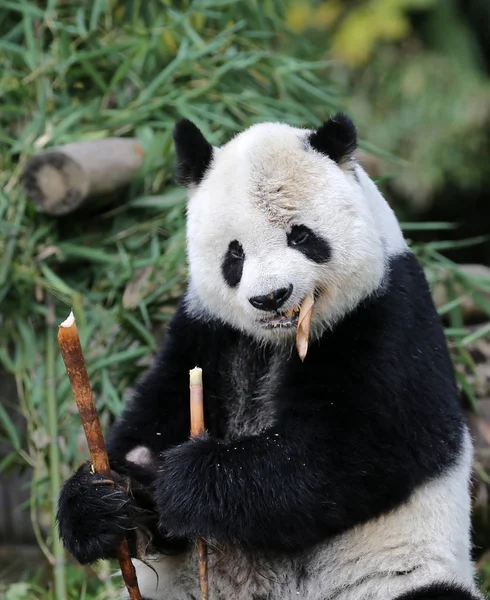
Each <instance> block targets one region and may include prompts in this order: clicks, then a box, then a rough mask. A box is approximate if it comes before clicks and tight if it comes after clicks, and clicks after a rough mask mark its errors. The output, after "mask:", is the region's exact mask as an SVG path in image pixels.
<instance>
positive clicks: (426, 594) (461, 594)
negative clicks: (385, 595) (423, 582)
mask: <svg viewBox="0 0 490 600" xmlns="http://www.w3.org/2000/svg"><path fill="white" fill-rule="evenodd" d="M394 600H479V597H478V596H475V595H474V594H472V593H471V592H469V591H468V590H467V589H465V588H462V587H460V586H458V585H454V584H451V583H433V584H431V585H428V586H426V587H423V588H419V589H417V590H413V591H410V592H408V593H407V594H403V596H397V598H395V599H394Z"/></svg>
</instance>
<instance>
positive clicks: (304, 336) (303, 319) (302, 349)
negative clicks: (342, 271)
mask: <svg viewBox="0 0 490 600" xmlns="http://www.w3.org/2000/svg"><path fill="white" fill-rule="evenodd" d="M314 303H315V298H314V296H313V294H308V296H306V298H305V299H304V300H303V302H302V303H301V308H300V311H299V317H298V327H297V329H296V348H297V350H298V354H299V357H300V359H301V360H302V361H303V360H304V359H305V358H306V353H307V352H308V341H309V339H310V325H311V315H312V313H313V304H314Z"/></svg>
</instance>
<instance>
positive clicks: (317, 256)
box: [287, 225, 332, 264]
mask: <svg viewBox="0 0 490 600" xmlns="http://www.w3.org/2000/svg"><path fill="white" fill-rule="evenodd" d="M287 240H288V246H290V247H291V248H294V249H295V250H298V251H299V252H301V253H302V254H304V255H305V256H306V258H309V259H310V260H312V261H313V262H316V263H318V264H321V263H326V262H328V261H329V260H330V258H331V256H332V250H331V249H330V244H329V243H328V242H327V240H325V239H323V238H322V237H321V236H319V235H317V234H316V233H315V232H314V231H312V230H311V229H310V228H309V227H306V225H293V227H292V228H291V231H290V232H289V233H288V234H287Z"/></svg>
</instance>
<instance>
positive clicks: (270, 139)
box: [187, 123, 398, 342]
mask: <svg viewBox="0 0 490 600" xmlns="http://www.w3.org/2000/svg"><path fill="white" fill-rule="evenodd" d="M311 134H312V132H311V131H308V130H300V129H295V128H292V127H289V126H287V125H282V124H270V123H266V124H260V125H256V126H254V127H252V128H250V129H248V130H247V131H245V132H244V133H242V134H240V135H238V136H237V137H236V138H234V139H233V140H232V141H231V142H229V143H228V144H227V145H225V146H223V147H222V148H220V149H214V150H213V159H212V161H211V164H210V166H209V167H208V169H207V171H206V173H205V176H204V177H203V179H202V180H201V181H200V182H199V184H198V185H197V186H193V187H192V188H191V191H190V198H189V203H188V214H187V246H188V258H189V269H190V286H189V294H188V298H187V305H188V309H189V310H190V311H191V312H192V313H193V314H199V316H201V317H206V316H208V317H209V316H213V317H217V318H219V319H221V320H222V321H224V322H225V323H228V324H230V325H232V326H234V327H236V328H238V329H240V330H243V331H246V332H248V333H249V334H251V335H252V336H254V337H255V338H257V339H259V340H269V341H277V342H279V341H288V340H293V339H294V336H295V332H296V325H297V317H298V312H299V306H300V304H301V302H302V301H303V299H304V298H305V296H307V295H308V294H310V293H314V295H315V305H314V311H313V319H312V331H313V334H314V335H315V334H316V335H318V334H319V333H321V332H322V331H323V330H324V329H325V328H326V327H328V326H330V325H331V324H332V323H334V322H335V321H336V320H337V319H338V318H340V317H341V316H342V315H344V314H345V313H346V312H348V311H349V310H351V309H352V308H354V307H355V306H356V305H357V304H358V303H359V302H360V301H361V300H362V299H364V298H365V297H366V296H368V295H369V294H371V293H372V292H373V291H375V290H376V289H377V288H378V287H379V286H380V284H381V282H382V279H383V275H384V272H385V265H386V243H387V242H386V235H384V233H386V232H383V231H382V228H380V226H379V223H377V220H376V218H375V216H376V215H375V213H376V211H373V203H372V202H370V201H368V200H369V199H367V197H366V196H369V193H368V194H366V190H365V189H364V187H363V185H362V181H360V180H359V175H358V174H356V175H355V174H354V172H353V170H351V169H350V168H349V165H346V164H343V163H342V162H340V163H339V164H337V163H336V162H335V161H334V160H332V159H331V158H329V157H327V156H325V155H324V154H322V153H321V152H318V151H316V150H314V149H313V148H312V147H311V146H310V145H309V139H310V138H309V136H311ZM361 171H362V170H361ZM361 178H362V179H363V178H366V176H365V174H364V173H363V172H362V173H361ZM370 183H371V182H370ZM373 188H374V185H373ZM374 189H375V188H374ZM368 191H369V190H368ZM371 192H372V190H371ZM376 192H377V190H376ZM377 193H378V194H379V192H377ZM383 202H384V201H383ZM386 207H387V206H386ZM387 208H388V207H387ZM388 210H389V209H388ZM392 225H393V224H392V223H391V224H390V226H392ZM396 227H398V226H397V225H396Z"/></svg>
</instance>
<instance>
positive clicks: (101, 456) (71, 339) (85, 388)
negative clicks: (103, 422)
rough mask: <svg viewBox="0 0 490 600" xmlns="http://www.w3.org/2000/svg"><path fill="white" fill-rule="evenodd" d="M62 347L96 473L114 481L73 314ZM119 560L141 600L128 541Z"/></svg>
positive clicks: (62, 330)
mask: <svg viewBox="0 0 490 600" xmlns="http://www.w3.org/2000/svg"><path fill="white" fill-rule="evenodd" d="M58 344H59V346H60V350H61V355H62V356H63V361H64V363H65V367H66V372H67V373H68V377H69V379H70V383H71V387H72V390H73V395H74V397H75V402H76V403H77V408H78V412H79V414H80V419H81V421H82V425H83V430H84V432H85V437H86V438H87V445H88V449H89V452H90V459H91V461H92V466H93V469H94V471H95V473H100V474H101V475H104V477H106V478H107V479H108V480H109V481H110V480H111V469H110V466H109V458H108V456H107V451H106V447H105V442H104V436H103V435H102V429H101V427H100V422H99V417H98V415H97V409H96V407H95V402H94V396H93V394H92V388H91V387H90V382H89V378H88V374H87V368H86V366H85V360H84V358H83V352H82V346H81V344H80V338H79V336H78V328H77V324H76V321H75V316H74V314H73V312H71V313H70V315H69V316H68V318H67V319H66V320H65V321H63V323H61V324H60V326H59V330H58ZM117 558H118V561H119V565H120V567H121V574H122V577H123V580H124V583H125V585H126V588H127V590H128V593H129V598H130V600H141V594H140V591H139V587H138V579H137V577H136V571H135V568H134V565H133V563H132V561H131V557H130V555H129V548H128V543H127V540H126V539H124V540H123V541H122V542H121V544H120V546H119V548H118V550H117Z"/></svg>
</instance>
